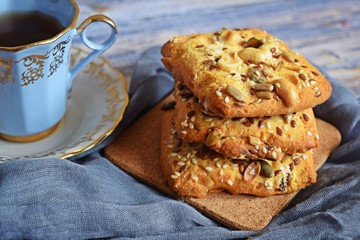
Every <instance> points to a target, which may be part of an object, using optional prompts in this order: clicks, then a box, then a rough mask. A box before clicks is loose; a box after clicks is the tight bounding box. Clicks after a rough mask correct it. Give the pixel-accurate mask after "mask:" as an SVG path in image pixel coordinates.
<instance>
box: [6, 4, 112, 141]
mask: <svg viewBox="0 0 360 240" xmlns="http://www.w3.org/2000/svg"><path fill="white" fill-rule="evenodd" d="M0 15H1V16H5V17H1V16H0V102H1V105H0V137H2V138H3V139H6V140H9V141H14V142H30V141H35V140H39V139H42V138H44V137H47V136H48V135H50V134H51V133H52V132H53V131H54V130H55V129H56V127H57V125H58V124H59V122H60V121H61V120H62V119H63V117H64V115H65V113H66V109H67V98H68V93H69V91H70V89H71V86H72V81H73V79H74V77H75V76H76V75H77V74H78V73H79V72H80V71H81V70H82V69H83V68H84V67H85V66H86V65H87V64H88V63H89V62H91V61H92V60H93V59H94V58H96V57H98V56H99V55H100V54H101V53H103V52H104V51H105V50H106V49H108V48H109V47H110V46H111V45H112V44H113V43H114V42H115V40H116V38H117V29H116V26H115V23H114V22H113V21H112V20H111V19H109V18H108V17H106V16H104V15H94V16H90V17H89V18H87V19H86V20H85V21H84V22H83V23H81V24H80V25H79V27H76V24H77V19H78V15H79V7H78V6H77V4H76V3H75V1H74V0H2V1H1V3H0ZM34 15H35V16H36V17H34ZM29 16H31V18H30V17H29ZM29 19H31V21H32V22H31V21H30V23H29ZM34 19H35V20H34ZM43 19H46V20H48V21H43ZM7 21H8V22H9V21H10V23H11V22H12V21H14V22H16V24H15V23H12V24H7ZM52 21H53V22H55V23H52ZM24 22H25V25H24ZM45 22H50V25H49V26H46V24H43V23H45ZM56 22H57V23H60V29H59V30H56V29H57V27H59V26H57V25H56ZM94 22H104V23H106V24H107V25H108V26H109V27H110V29H111V34H110V36H109V37H108V38H107V39H106V40H105V41H104V42H102V43H97V42H93V41H91V40H90V39H89V38H88V36H87V34H86V30H87V27H88V26H89V25H91V24H92V23H94ZM1 24H3V25H4V26H5V27H4V26H1ZM10 25H11V26H13V25H16V26H17V27H15V28H14V29H10V30H9V29H8V30H6V29H7V26H10ZM33 25H34V26H33ZM43 25H45V26H43ZM61 27H62V28H61ZM4 29H5V30H4ZM39 29H40V30H39ZM54 29H55V30H54ZM6 31H8V32H6ZM29 32H30V34H29ZM48 32H49V33H48ZM38 35H39V36H38ZM76 35H80V37H81V39H82V41H83V43H84V44H85V45H86V46H87V47H88V48H90V49H92V52H91V53H90V54H89V55H88V56H87V57H86V58H84V59H83V60H82V61H81V62H80V63H78V64H77V65H76V66H74V67H73V68H72V69H70V50H71V45H72V40H73V38H74V36H76ZM1 39H2V40H1Z"/></svg>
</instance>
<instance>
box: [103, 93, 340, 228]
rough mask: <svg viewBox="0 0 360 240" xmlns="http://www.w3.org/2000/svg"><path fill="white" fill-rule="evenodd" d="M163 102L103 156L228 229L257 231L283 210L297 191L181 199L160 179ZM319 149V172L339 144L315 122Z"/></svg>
mask: <svg viewBox="0 0 360 240" xmlns="http://www.w3.org/2000/svg"><path fill="white" fill-rule="evenodd" d="M170 100H171V98H167V99H165V100H164V101H163V102H161V103H160V104H158V105H157V106H156V107H154V108H153V109H152V110H150V111H149V112H148V113H147V114H145V115H144V116H143V117H142V118H140V119H139V120H138V121H137V122H135V123H133V124H132V125H131V126H130V127H128V128H127V129H126V130H125V131H124V132H123V133H122V134H120V135H119V136H118V137H117V139H115V141H113V142H112V143H111V144H110V145H109V146H108V147H106V148H105V155H106V157H107V158H108V159H109V160H110V161H111V162H113V163H114V164H115V165H116V166H118V167H119V168H121V169H123V170H124V171H125V172H127V173H129V174H130V175H132V176H134V177H136V178H138V179H139V180H141V181H143V182H145V183H146V184H148V185H150V186H152V187H154V188H156V189H158V190H160V191H162V192H164V193H165V194H167V195H168V196H170V197H172V198H175V199H183V200H184V201H185V202H186V203H188V204H190V205H192V206H193V207H195V208H196V209H197V210H198V211H200V212H201V213H203V214H204V215H207V216H208V217H210V218H212V219H214V220H215V221H218V222H219V223H221V224H223V225H225V226H226V227H229V228H232V229H243V230H251V231H259V230H261V229H263V228H264V227H266V226H267V225H268V224H269V223H270V221H271V220H272V219H273V218H274V217H275V216H276V215H278V214H279V213H280V212H281V210H282V209H283V208H284V207H286V206H287V205H288V204H289V203H290V201H291V200H292V199H293V198H294V197H295V196H296V194H297V192H295V193H290V194H285V195H276V196H271V197H256V196H251V195H231V194H228V193H225V192H221V193H214V194H210V195H208V196H207V197H205V198H191V197H189V198H181V197H179V196H177V195H176V194H175V193H174V192H173V191H172V190H171V189H170V188H169V187H168V186H167V184H166V182H165V180H164V179H163V177H162V174H161V169H160V165H159V161H160V119H161V114H162V111H161V109H160V108H161V106H162V105H163V104H164V102H168V101H170ZM317 126H318V130H319V135H320V146H319V147H318V148H317V149H315V150H314V162H315V166H316V169H319V168H320V167H321V166H322V165H323V164H324V163H325V161H326V160H327V158H328V156H329V155H330V153H331V152H332V151H333V150H334V149H336V147H337V146H338V145H339V143H340V141H341V135H340V133H339V131H338V130H337V129H336V128H335V127H333V126H332V125H330V124H328V123H326V122H324V121H322V120H319V119H317Z"/></svg>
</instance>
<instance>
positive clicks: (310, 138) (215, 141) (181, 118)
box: [174, 87, 319, 160]
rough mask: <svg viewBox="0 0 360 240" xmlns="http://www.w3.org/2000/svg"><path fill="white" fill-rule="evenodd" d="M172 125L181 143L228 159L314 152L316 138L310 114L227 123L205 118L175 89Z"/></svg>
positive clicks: (201, 111)
mask: <svg viewBox="0 0 360 240" xmlns="http://www.w3.org/2000/svg"><path fill="white" fill-rule="evenodd" d="M175 89H176V90H175V94H174V95H175V99H176V100H177V101H176V102H177V104H176V107H175V116H174V124H175V128H176V130H177V134H178V136H179V137H180V138H181V139H184V140H186V141H189V142H199V143H204V144H205V145H207V146H208V147H210V148H211V149H213V150H215V151H217V152H219V153H221V154H222V155H224V156H226V157H229V158H238V159H244V158H250V159H256V158H259V157H260V158H265V157H266V158H269V159H275V160H281V159H282V158H283V156H284V154H285V153H286V154H293V153H296V152H299V153H305V152H307V151H309V150H310V149H313V148H316V147H317V146H318V144H319V139H318V138H319V135H318V132H317V128H316V121H315V116H314V113H313V110H312V109H311V108H310V109H306V110H304V111H300V112H297V113H291V114H287V115H281V116H280V115H278V116H272V117H259V118H232V119H226V118H221V117H217V116H209V115H207V114H206V112H205V111H204V109H203V108H202V106H201V105H200V104H199V103H198V102H197V101H196V99H195V98H194V97H192V98H182V97H181V96H180V95H181V91H179V90H178V88H177V87H176V88H175Z"/></svg>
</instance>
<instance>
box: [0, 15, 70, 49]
mask: <svg viewBox="0 0 360 240" xmlns="http://www.w3.org/2000/svg"><path fill="white" fill-rule="evenodd" d="M64 29H65V27H64V26H62V25H61V23H60V22H59V21H58V20H57V19H56V18H55V17H53V16H50V15H46V14H44V13H41V12H39V11H31V12H17V13H7V14H5V15H0V46H2V47H15V46H21V45H26V44H30V43H34V42H39V41H43V40H46V39H50V38H52V37H54V36H55V35H57V34H58V33H60V32H61V31H62V30H64Z"/></svg>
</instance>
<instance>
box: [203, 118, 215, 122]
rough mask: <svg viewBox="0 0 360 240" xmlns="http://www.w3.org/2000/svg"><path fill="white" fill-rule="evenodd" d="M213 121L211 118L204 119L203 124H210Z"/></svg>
mask: <svg viewBox="0 0 360 240" xmlns="http://www.w3.org/2000/svg"><path fill="white" fill-rule="evenodd" d="M212 120H213V119H212V118H207V119H205V122H211V121H212Z"/></svg>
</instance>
